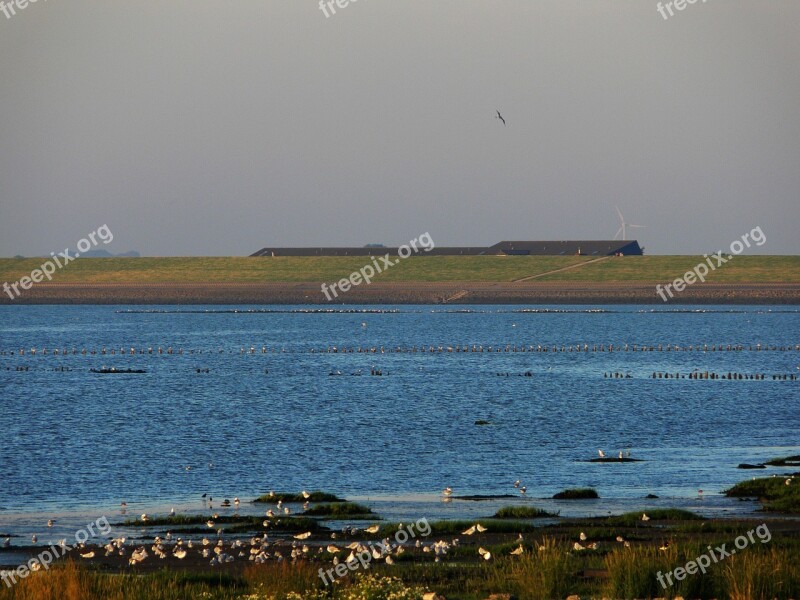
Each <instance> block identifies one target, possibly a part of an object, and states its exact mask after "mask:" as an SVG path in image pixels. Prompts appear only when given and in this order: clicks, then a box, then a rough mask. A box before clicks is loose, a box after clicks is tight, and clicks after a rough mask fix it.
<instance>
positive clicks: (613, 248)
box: [250, 240, 644, 256]
mask: <svg viewBox="0 0 800 600" xmlns="http://www.w3.org/2000/svg"><path fill="white" fill-rule="evenodd" d="M387 252H388V253H390V254H397V248H388V247H385V246H363V247H349V248H348V247H329V248H310V247H309V248H262V249H261V250H259V251H258V252H256V253H254V254H251V255H250V256H377V255H382V254H386V253H387ZM426 254H427V255H437V256H574V255H580V256H614V255H622V256H641V255H642V254H644V249H643V248H642V247H641V246H639V242H638V241H636V240H632V241H631V240H624V241H623V240H567V241H549V242H537V241H518V242H509V241H507V242H499V243H497V244H495V245H494V246H488V247H485V246H451V247H445V246H442V247H439V246H436V247H435V248H433V249H432V250H431V251H430V252H422V253H421V254H420V255H426Z"/></svg>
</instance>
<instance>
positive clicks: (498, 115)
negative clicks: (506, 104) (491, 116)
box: [495, 110, 506, 125]
mask: <svg viewBox="0 0 800 600" xmlns="http://www.w3.org/2000/svg"><path fill="white" fill-rule="evenodd" d="M495 119H500V120H501V121H502V122H503V125H505V124H506V120H505V119H504V118H503V115H501V114H500V111H499V110H498V111H497V116H496V117H495Z"/></svg>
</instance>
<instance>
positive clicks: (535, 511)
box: [494, 506, 558, 519]
mask: <svg viewBox="0 0 800 600" xmlns="http://www.w3.org/2000/svg"><path fill="white" fill-rule="evenodd" d="M557 516H558V515H557V514H554V513H549V512H547V511H546V510H542V509H541V508H536V507H535V506H504V507H503V508H501V509H500V510H498V511H497V512H496V513H495V514H494V518H495V519H541V518H543V517H557Z"/></svg>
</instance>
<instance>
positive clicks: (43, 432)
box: [0, 306, 800, 531]
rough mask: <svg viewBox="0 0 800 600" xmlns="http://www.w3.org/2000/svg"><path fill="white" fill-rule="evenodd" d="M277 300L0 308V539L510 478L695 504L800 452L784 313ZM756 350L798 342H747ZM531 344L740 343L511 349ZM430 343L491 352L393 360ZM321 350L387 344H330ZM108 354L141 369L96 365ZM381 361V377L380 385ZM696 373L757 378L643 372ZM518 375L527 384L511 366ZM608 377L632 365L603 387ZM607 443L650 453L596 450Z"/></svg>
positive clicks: (545, 486) (796, 321)
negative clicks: (211, 502)
mask: <svg viewBox="0 0 800 600" xmlns="http://www.w3.org/2000/svg"><path fill="white" fill-rule="evenodd" d="M267 308H272V310H273V311H274V312H241V311H249V310H252V309H251V308H250V307H207V308H206V307H199V308H198V307H192V308H191V310H183V309H182V308H181V307H156V309H155V310H153V309H151V308H146V309H142V308H141V307H106V306H90V307H83V306H80V307H66V306H41V307H37V306H12V307H2V308H0V353H2V354H0V393H1V395H0V406H1V407H2V409H1V410H0V438H1V441H2V443H0V531H2V530H3V529H4V527H3V522H4V519H5V520H6V525H7V524H8V523H10V522H11V521H12V520H13V518H16V517H15V516H18V515H20V514H24V513H25V512H36V513H37V514H38V513H40V512H41V513H45V512H47V513H50V514H60V513H67V512H69V511H78V510H91V509H92V507H98V506H118V505H119V502H120V500H122V499H125V500H126V501H127V502H128V503H129V504H131V505H134V504H136V503H138V504H140V505H142V506H147V505H158V506H161V505H168V504H170V503H173V502H181V501H185V502H188V501H189V500H188V499H195V498H199V496H200V494H202V493H209V494H211V495H213V496H218V497H222V496H227V497H231V498H232V497H233V496H239V497H241V498H242V499H249V498H253V497H254V496H255V495H257V494H260V493H263V492H265V491H268V490H270V489H275V490H286V491H298V490H300V489H324V490H326V491H330V492H335V493H338V494H340V495H344V496H348V497H357V498H367V497H368V498H373V499H381V498H383V499H386V498H389V499H392V498H394V499H402V498H406V499H408V498H417V499H428V500H431V499H433V500H436V498H437V496H438V495H439V493H440V490H441V489H442V488H443V487H445V486H451V487H452V488H453V489H454V490H455V493H456V494H503V493H516V491H515V490H514V488H513V487H512V483H513V482H514V480H516V479H522V481H523V482H524V484H526V485H527V487H528V496H532V497H534V498H540V497H549V496H551V495H552V494H553V493H555V492H557V491H559V490H561V489H564V488H567V487H577V486H591V487H594V488H596V489H597V490H598V491H599V492H600V494H601V496H602V497H603V498H605V499H608V501H614V500H618V501H619V502H622V503H625V502H626V501H632V500H634V499H641V498H642V497H643V496H644V495H646V494H648V493H654V494H657V495H659V496H661V497H663V498H673V499H681V498H683V499H696V498H697V496H698V490H699V489H703V490H704V494H705V495H706V496H713V495H714V494H718V493H719V491H720V490H722V489H724V488H725V487H727V486H729V485H731V484H732V483H735V482H737V481H740V480H741V479H744V478H746V477H748V476H750V475H751V474H752V473H755V474H758V475H762V474H764V471H758V472H749V471H748V472H744V471H738V470H736V469H735V467H736V465H737V464H738V463H740V462H757V461H761V460H765V459H768V458H771V457H774V456H780V455H786V454H791V453H795V454H796V453H798V452H800V381H772V380H771V379H770V375H771V374H773V373H780V374H789V373H795V374H800V370H798V367H799V366H800V351H797V350H795V349H794V348H795V346H796V345H797V344H800V312H799V311H798V310H797V309H795V308H785V307H783V308H782V307H771V308H770V307H733V308H731V307H696V308H689V309H682V310H679V311H670V310H665V309H661V308H659V309H651V308H649V307H646V308H642V307H618V306H614V307H569V308H567V309H564V308H563V307H562V308H553V309H552V311H551V312H543V309H544V307H527V310H528V311H529V312H523V311H524V310H526V309H523V308H521V307H512V306H491V307H470V308H468V309H465V310H463V311H462V310H461V309H455V310H451V309H449V308H445V307H433V306H428V307H408V306H405V307H383V309H384V311H385V312H364V313H352V312H343V313H337V312H330V313H315V312H308V311H307V309H304V308H302V307H267ZM531 308H534V309H535V311H531ZM237 310H238V311H239V312H236V311H237ZM262 310H263V309H262ZM367 310H369V311H374V307H371V308H369V309H367ZM293 311H295V312H293ZM759 343H760V344H762V345H765V346H774V345H777V346H791V347H792V349H791V350H785V351H780V350H776V351H771V350H770V351H755V350H748V349H747V347H748V346H751V345H753V346H754V345H755V344H759ZM539 344H541V345H544V346H548V347H552V346H553V345H556V346H558V348H559V350H560V349H561V346H562V345H565V346H569V345H575V344H581V345H583V344H589V346H590V350H591V347H592V346H594V345H597V346H600V345H601V344H603V345H608V344H613V345H614V346H615V347H617V346H624V345H625V344H629V345H630V346H632V345H633V344H638V345H648V346H650V345H656V346H657V345H658V344H664V345H678V346H689V345H693V346H698V345H700V346H702V345H703V344H708V345H719V344H723V345H728V344H743V345H744V346H745V350H743V351H740V352H727V351H722V352H711V351H705V352H704V351H696V350H695V351H691V352H690V351H686V352H682V351H679V352H674V351H670V352H666V351H662V352H657V351H654V352H631V351H628V352H624V351H617V350H615V351H614V352H607V351H606V352H599V351H597V352H591V351H590V352H580V353H577V352H563V353H562V352H560V351H559V352H547V353H543V352H524V353H523V352H516V353H515V352H505V351H504V350H505V347H506V345H511V346H514V345H516V346H518V347H519V346H526V347H528V346H531V345H533V346H537V345H539ZM423 345H424V346H426V347H428V346H440V345H441V346H445V347H446V346H448V345H449V346H456V345H458V346H462V347H463V346H472V345H483V347H484V348H485V349H486V348H488V347H489V346H492V347H493V348H494V349H497V348H498V347H499V348H502V349H503V351H502V352H492V353H488V352H483V353H463V352H458V353H457V352H452V353H447V352H442V353H439V352H434V353H429V352H426V353H422V352H416V353H413V352H400V353H398V352H395V351H393V350H396V348H397V347H398V346H400V347H401V348H403V349H406V348H410V347H413V346H416V347H418V348H419V347H420V346H423ZM159 346H160V347H161V348H163V349H164V351H165V353H163V354H158V352H157V348H158V347H159ZM333 346H337V347H339V348H341V347H347V348H350V347H373V346H374V347H377V348H380V347H381V346H382V347H383V348H384V353H380V351H378V352H376V353H369V354H366V353H346V354H343V353H336V354H334V353H327V352H326V350H327V349H328V348H331V347H333ZM103 347H105V348H107V349H108V350H110V349H111V348H116V351H117V354H115V355H113V356H112V355H110V354H106V355H102V354H100V350H101V348H103ZM131 347H133V348H136V349H137V351H138V350H141V349H144V350H145V351H146V350H147V348H149V347H152V348H153V349H154V353H153V354H148V353H145V354H138V353H137V354H135V355H130V354H127V352H129V350H130V348H131ZM168 347H171V348H172V349H173V351H174V353H173V354H167V353H166V349H167V348H168ZM251 347H254V348H255V353H254V354H251V353H250V351H249V349H250V348H251ZM262 347H266V349H267V352H266V353H262V350H261V349H262ZM21 348H24V349H27V351H26V353H25V354H24V355H20V354H19V350H20V349H21ZM31 348H36V349H37V353H36V354H35V355H32V354H31V353H30V349H31ZM45 348H46V349H47V354H43V353H42V349H45ZM54 348H59V349H63V348H69V349H70V350H71V349H72V348H77V349H78V351H79V352H80V351H81V350H82V349H84V348H85V349H86V350H87V354H86V355H83V354H80V353H79V354H72V353H70V354H69V355H66V356H65V355H61V354H59V355H54V354H53V349H54ZM120 348H125V349H126V354H124V355H120V354H119V349H120ZM179 349H182V351H183V353H182V354H178V350H179ZM91 350H96V351H97V354H94V355H92V354H90V353H89V352H90V351H91ZM243 350H244V352H243ZM312 350H313V352H312ZM390 350H392V351H390ZM12 352H13V354H12ZM103 366H107V367H112V366H113V367H116V368H119V369H126V368H134V369H144V370H146V371H147V373H145V374H136V375H119V374H118V375H102V374H95V373H91V372H89V370H90V369H91V368H100V367H103ZM17 367H28V370H27V371H17V370H15V369H16V368H17ZM60 367H65V368H67V369H70V370H66V371H62V370H57V369H58V368H60ZM373 367H374V368H376V369H380V370H381V371H382V372H383V375H382V376H370V370H371V368H373ZM198 368H200V369H206V368H208V369H209V373H197V372H196V370H197V369H198ZM693 369H699V370H700V371H707V370H708V371H716V372H719V373H723V372H724V373H727V372H728V371H734V372H741V373H748V374H749V373H766V374H767V376H768V379H767V380H765V381H719V380H716V381H711V380H709V381H695V380H689V379H679V380H674V379H670V380H653V379H651V378H650V375H651V374H652V372H654V371H665V372H671V373H675V372H680V373H684V374H687V373H689V372H691V371H692V370H693ZM265 370H268V371H269V372H268V373H265ZM358 370H360V371H361V373H362V374H361V375H360V376H354V375H351V374H352V373H354V372H357V371H358ZM337 371H339V372H341V373H342V374H343V375H342V376H330V373H331V372H337ZM526 371H530V372H531V373H532V374H533V376H532V377H522V376H518V375H517V374H521V373H524V372H526ZM609 371H611V372H614V371H616V372H623V373H626V374H627V373H630V375H631V376H632V377H631V378H630V379H608V378H604V377H603V374H604V373H605V372H609ZM498 372H502V373H510V374H511V376H508V377H505V376H502V377H498V376H497V373H498ZM479 419H483V420H487V421H489V422H490V424H489V425H485V426H476V425H475V421H476V420H479ZM599 448H602V449H604V450H605V451H606V452H607V453H608V454H610V455H616V453H617V452H618V451H619V450H620V449H626V450H627V449H631V453H632V456H633V457H635V458H640V459H644V461H645V462H640V463H633V464H617V465H615V464H593V463H589V462H586V461H587V459H590V458H593V457H594V456H596V455H597V449H599ZM187 467H189V469H188V470H187ZM769 472H770V473H771V472H772V471H769ZM776 472H777V471H776ZM420 501H421V500H420Z"/></svg>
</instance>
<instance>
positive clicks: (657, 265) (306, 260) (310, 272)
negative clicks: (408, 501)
mask: <svg viewBox="0 0 800 600" xmlns="http://www.w3.org/2000/svg"><path fill="white" fill-rule="evenodd" d="M593 259H594V257H580V256H501V257H498V256H414V257H412V258H409V259H408V260H403V261H400V262H398V263H397V264H396V265H395V266H394V267H392V268H391V269H389V270H387V271H385V272H384V273H381V274H380V275H379V276H378V277H377V278H376V281H382V282H392V281H397V282H403V281H418V282H448V281H464V282H475V281H513V280H515V279H520V278H524V277H530V276H533V275H542V274H545V273H549V274H548V275H545V276H543V277H541V278H538V279H536V281H541V282H548V281H550V282H553V281H574V282H638V281H646V282H653V281H657V282H664V281H672V280H673V279H675V278H676V277H680V276H682V275H683V274H684V273H686V272H687V271H689V270H691V269H692V268H693V267H694V266H695V265H697V264H698V263H700V262H703V261H704V260H705V259H703V257H702V256H627V257H623V258H613V257H612V258H609V259H607V260H602V261H598V262H592V263H590V261H592V260H593ZM43 261H44V258H26V259H13V258H0V281H9V282H13V281H17V280H19V279H20V278H21V277H22V276H25V275H30V273H31V271H33V270H34V269H37V268H38V267H39V266H40V265H41V264H42V262H43ZM368 263H369V260H368V258H367V257H363V256H356V257H340V256H326V257H271V258H250V257H165V258H79V259H77V260H74V261H73V262H71V263H69V266H68V267H67V268H64V269H60V270H59V271H57V272H56V273H55V275H54V276H53V282H55V283H87V284H99V283H127V284H137V283H268V282H274V283H280V282H302V281H313V282H319V281H338V280H339V279H341V278H342V277H345V276H346V275H347V274H349V273H351V272H353V271H356V270H358V269H360V268H361V267H363V266H364V265H366V264H368ZM581 264H583V265H584V266H582V267H580V268H576V269H570V270H567V271H561V272H557V273H553V271H557V270H558V269H563V268H565V267H570V266H573V265H581ZM708 281H709V282H712V283H743V282H752V283H800V257H798V256H737V257H736V258H735V259H733V260H732V261H730V262H728V263H727V264H725V265H724V266H723V267H721V268H719V269H717V270H716V271H713V272H712V273H711V274H710V275H709V277H708Z"/></svg>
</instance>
